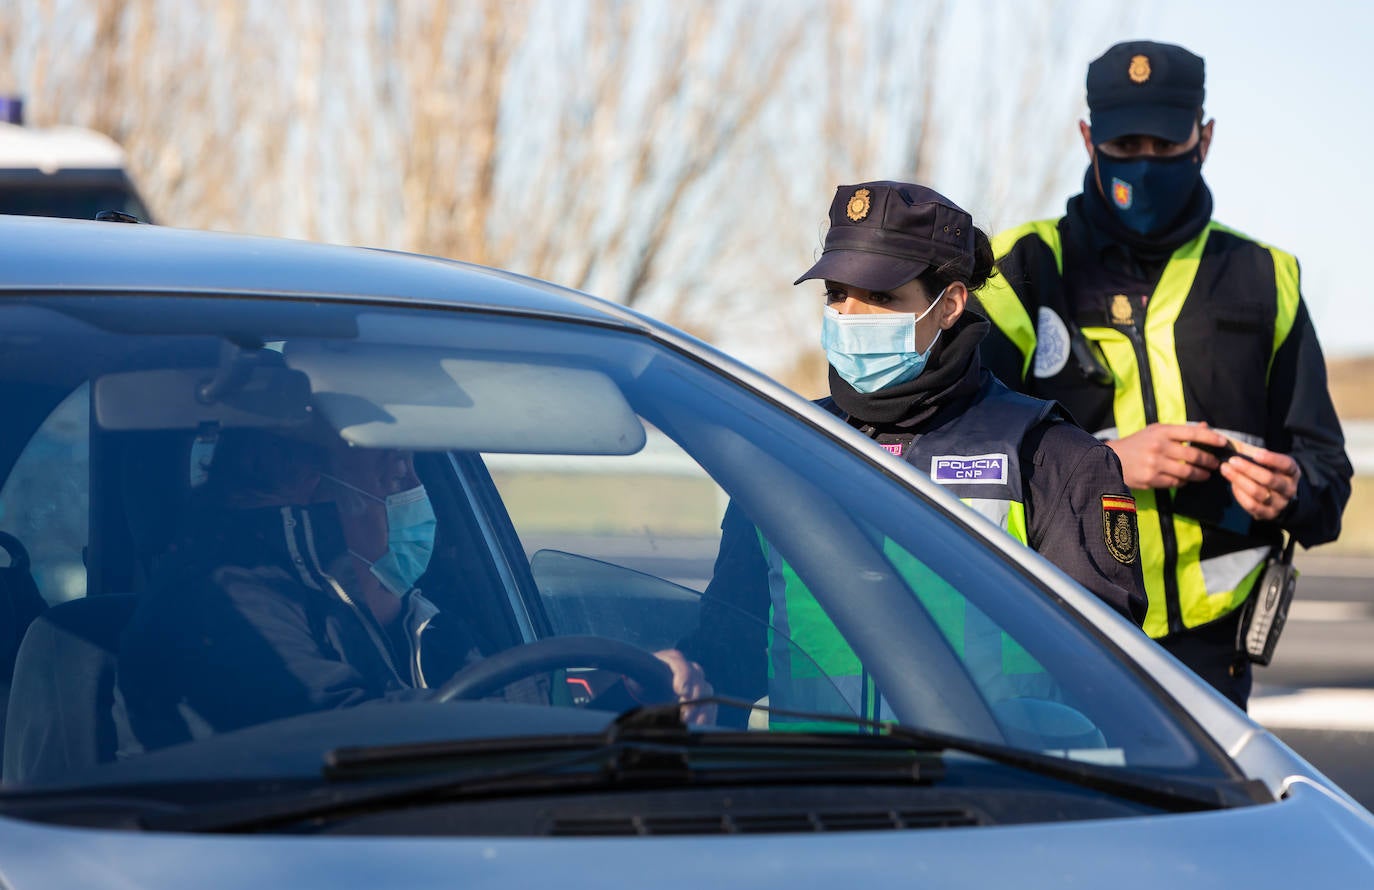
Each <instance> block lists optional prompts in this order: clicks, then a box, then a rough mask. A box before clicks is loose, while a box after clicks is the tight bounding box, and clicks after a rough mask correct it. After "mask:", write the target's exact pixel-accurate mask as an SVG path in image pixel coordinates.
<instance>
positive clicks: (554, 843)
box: [0, 780, 1374, 890]
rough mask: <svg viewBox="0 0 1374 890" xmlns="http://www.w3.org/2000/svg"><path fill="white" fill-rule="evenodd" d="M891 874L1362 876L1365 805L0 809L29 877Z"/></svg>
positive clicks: (1326, 801)
mask: <svg viewBox="0 0 1374 890" xmlns="http://www.w3.org/2000/svg"><path fill="white" fill-rule="evenodd" d="M896 875H900V876H901V881H902V883H903V885H905V886H914V887H938V888H940V890H951V888H958V887H989V886H998V885H1001V884H1004V883H1006V882H1007V881H1014V882H1015V885H1016V886H1017V887H1018V890H1031V888H1041V887H1043V888H1054V890H1069V888H1094V890H1100V888H1102V887H1104V886H1110V887H1111V888H1112V890H1129V888H1136V887H1139V888H1149V890H1158V888H1160V887H1174V888H1185V887H1207V888H1211V887H1219V886H1240V887H1281V886H1303V885H1306V884H1311V883H1312V882H1313V881H1314V880H1316V882H1317V883H1320V884H1321V885H1323V886H1368V885H1369V884H1370V879H1371V877H1372V876H1374V818H1371V817H1370V815H1369V813H1367V812H1365V811H1362V810H1360V809H1359V808H1357V807H1352V806H1350V805H1349V804H1348V803H1346V802H1345V801H1343V800H1342V799H1341V798H1340V797H1338V796H1334V795H1331V794H1329V793H1328V792H1327V791H1326V789H1324V788H1322V787H1320V786H1318V785H1314V784H1311V783H1309V782H1307V781H1305V780H1297V782H1296V784H1295V785H1294V786H1293V787H1292V788H1290V793H1289V795H1288V797H1287V798H1286V799H1285V800H1282V801H1280V802H1277V803H1274V804H1266V805H1261V806H1254V807H1246V808H1242V809H1235V810H1226V811H1217V812H1209V813H1196V814H1186V815H1169V816H1153V817H1146V818H1132V819H1114V820H1106V821H1096V822H1074V823H1066V824H1058V825H1053V824H1049V825H1033V826H1016V827H1006V828H958V829H931V830H925V831H902V832H897V831H894V832H862V833H859V832H856V833H834V834H829V835H826V836H824V837H819V836H814V835H755V836H749V837H739V836H735V837H675V838H645V839H638V838H629V839H622V838H604V839H600V838H579V839H524V838H515V839H511V838H457V839H452V840H433V839H423V840H421V839H414V840H411V839H401V840H398V839H391V838H358V837H335V838H324V837H288V836H281V835H277V836H257V837H229V836H192V835H173V834H158V835H154V834H143V835H140V834H130V833H128V832H111V831H93V830H82V829H70V828H51V827H45V826H38V825H33V824H29V823H23V822H16V821H12V820H0V877H3V880H4V884H5V886H6V887H7V888H9V890H30V888H50V887H76V886H81V887H87V888H102V887H110V888H130V887H140V888H164V887H165V888H168V890H172V888H175V890H184V888H186V887H199V888H219V887H224V888H231V887H232V888H235V890H238V888H240V887H244V886H291V887H296V888H301V890H309V888H320V890H341V888H350V887H359V888H363V887H367V888H371V887H378V886H383V887H386V886H395V887H411V888H426V887H434V888H440V887H443V888H450V887H453V886H455V883H456V882H461V885H462V886H464V887H467V888H481V887H494V888H495V887H499V888H508V887H523V886H540V885H554V886H557V887H559V888H560V890H572V888H579V887H596V888H604V887H608V886H611V887H613V886H633V887H641V886H644V884H645V883H646V879H647V882H648V883H652V885H653V886H655V887H661V888H677V887H681V888H684V890H686V888H691V890H700V888H701V887H703V886H715V887H751V888H758V887H763V886H769V887H786V888H788V890H800V888H808V887H817V888H826V890H833V888H834V887H836V886H843V885H844V884H845V883H846V882H852V881H854V880H856V879H859V880H862V879H864V878H866V877H872V878H874V879H887V878H891V877H892V876H896Z"/></svg>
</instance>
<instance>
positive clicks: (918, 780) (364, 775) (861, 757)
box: [142, 697, 1273, 832]
mask: <svg viewBox="0 0 1374 890" xmlns="http://www.w3.org/2000/svg"><path fill="white" fill-rule="evenodd" d="M706 704H716V705H723V706H726V707H734V708H746V709H759V710H766V711H768V713H769V714H770V716H773V715H776V716H782V717H794V718H799V719H802V720H808V721H812V722H817V723H833V724H840V725H849V726H854V727H856V728H858V729H861V730H867V732H862V733H837V732H806V731H802V732H741V731H716V730H704V731H703V730H693V729H691V728H690V727H688V726H687V724H686V723H684V722H683V720H682V718H681V716H680V714H681V708H682V706H683V705H706ZM950 751H957V752H960V753H965V754H971V755H974V756H976V757H980V758H983V759H985V760H989V761H992V762H995V763H1000V764H1004V765H1007V766H1011V767H1014V768H1017V769H1020V770H1024V771H1026V772H1029V773H1032V774H1035V775H1039V776H1044V777H1047V778H1051V779H1057V780H1061V781H1064V782H1067V783H1070V784H1074V785H1078V786H1080V787H1086V788H1090V789H1093V790H1098V791H1102V792H1104V793H1107V794H1110V795H1113V796H1115V797H1118V798H1121V799H1125V800H1131V801H1135V802H1137V803H1142V804H1145V805H1147V806H1152V807H1156V808H1158V809H1162V810H1166V811H1173V812H1191V811H1198V810H1213V809H1224V808H1228V807H1233V806H1247V805H1251V804H1254V803H1261V802H1267V801H1272V799H1273V798H1272V796H1271V795H1270V794H1269V792H1268V790H1267V789H1266V788H1265V787H1264V786H1263V784H1262V783H1259V782H1254V781H1249V782H1224V783H1213V784H1209V783H1202V782H1197V781H1193V780H1186V779H1174V778H1161V777H1156V776H1149V775H1142V774H1140V773H1131V772H1126V771H1123V770H1120V769H1116V768H1112V767H1103V766H1098V765H1095V764H1090V763H1084V762H1081V761H1075V760H1067V759H1064V758H1061V757H1055V756H1053V755H1049V754H1040V753H1037V752H1032V751H1024V750H1020V749H1017V748H1010V747H1007V746H1004V745H998V744H995V743H991V742H983V741H979V740H976V739H968V738H963V737H960V736H951V735H945V734H943V733H938V732H932V731H930V730H924V729H917V728H914V727H909V726H903V725H901V724H896V723H885V722H878V721H873V720H866V719H864V718H860V717H852V716H845V715H837V714H823V713H813V712H809V711H793V710H784V709H781V708H769V707H766V706H762V705H756V704H755V703H754V702H747V701H742V700H738V699H731V698H723V697H711V698H703V699H698V700H695V701H691V702H683V703H675V704H664V705H649V706H645V707H641V708H636V709H634V710H631V711H627V712H625V713H624V714H621V715H620V716H618V717H617V718H616V719H615V720H613V721H612V722H611V723H610V725H609V726H608V727H607V728H606V730H605V732H603V733H599V734H586V733H584V734H563V735H552V736H521V737H515V738H484V739H467V740H455V741H441V742H427V743H420V744H407V745H380V746H370V747H361V748H338V749H335V750H332V751H329V752H327V753H326V755H325V763H324V768H323V773H324V775H325V777H326V778H328V779H330V780H332V781H333V784H330V785H326V786H323V787H321V788H319V789H316V790H314V791H312V792H310V793H308V794H304V795H291V796H289V797H285V798H281V799H275V798H272V799H267V800H261V799H254V800H246V801H240V802H234V803H230V804H225V805H221V806H215V807H212V808H206V809H199V810H194V811H190V812H183V813H178V814H176V815H171V814H167V815H161V814H159V815H150V816H147V817H145V818H144V819H143V820H142V821H143V823H144V825H145V827H147V828H150V829H162V830H176V831H209V832H247V831H259V830H263V829H267V828H272V827H275V826H279V825H288V824H292V823H297V822H300V821H301V820H304V819H314V818H339V817H346V816H350V815H357V814H362V813H365V812H369V811H374V810H377V809H379V808H386V807H393V806H411V805H424V804H428V803H431V802H435V801H450V800H461V799H470V798H474V797H480V796H483V795H500V796H503V797H508V796H512V795H516V794H529V793H548V792H551V791H560V792H566V791H572V790H594V789H606V788H618V789H628V788H646V787H653V788H662V787H680V786H683V785H720V784H751V785H757V784H772V783H778V784H790V785H796V784H799V783H803V782H807V781H814V782H826V783H831V784H834V783H843V782H868V783H873V782H885V783H887V782H891V783H895V782H903V783H909V784H932V783H935V782H938V781H939V780H941V779H942V778H943V777H944V772H945V771H944V765H943V760H942V759H941V757H940V755H941V754H943V753H946V752H950ZM760 757H766V758H767V759H766V761H765V763H766V766H764V767H761V766H760V765H759V764H760ZM493 759H496V760H498V761H500V762H501V763H502V764H503V766H504V768H496V769H493V767H492V765H491V761H492V760H493ZM474 760H479V761H484V763H483V764H482V765H480V766H474V765H473V761H474ZM512 762H513V763H514V765H513V766H512V765H508V764H511V763H512ZM712 767H714V768H712ZM356 782H364V783H365V784H362V785H358V784H354V783H356Z"/></svg>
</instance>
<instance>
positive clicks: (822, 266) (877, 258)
mask: <svg viewBox="0 0 1374 890" xmlns="http://www.w3.org/2000/svg"><path fill="white" fill-rule="evenodd" d="M928 268H930V264H929V263H927V262H925V261H924V260H902V259H898V258H897V257H894V256H887V255H886V254H881V253H869V252H867V251H863V250H831V251H828V252H826V253H825V254H823V255H822V256H821V259H820V262H818V263H816V265H814V266H812V267H811V268H810V269H807V270H806V274H804V275H802V277H800V278H798V279H797V280H796V281H794V282H792V283H793V284H801V283H802V282H803V281H810V280H812V279H816V278H822V279H825V280H827V281H838V282H839V283H840V284H848V285H851V286H853V287H861V288H863V289H864V290H874V291H886V290H892V289H893V288H894V287H901V286H902V285H903V284H906V283H907V282H908V281H911V280H912V279H913V278H915V277H916V276H918V275H920V274H921V273H922V272H924V271H925V270H926V269H928Z"/></svg>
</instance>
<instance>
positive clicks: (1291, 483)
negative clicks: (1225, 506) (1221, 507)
mask: <svg viewBox="0 0 1374 890" xmlns="http://www.w3.org/2000/svg"><path fill="white" fill-rule="evenodd" d="M1236 450H1237V451H1239V452H1240V456H1238V457H1233V458H1231V459H1230V460H1228V461H1226V463H1224V464H1222V465H1221V475H1222V477H1223V478H1225V479H1226V481H1227V482H1230V483H1231V493H1232V494H1234V495H1235V497H1236V502H1237V503H1238V504H1240V505H1241V507H1242V508H1244V510H1245V512H1246V513H1249V514H1250V515H1251V516H1253V517H1255V518H1256V519H1259V520H1263V521H1268V520H1271V519H1274V518H1276V517H1277V516H1278V515H1279V514H1280V513H1282V512H1283V509H1284V508H1285V507H1287V506H1288V502H1289V501H1291V500H1293V498H1295V497H1297V496H1298V479H1300V478H1301V477H1302V470H1301V469H1300V468H1299V467H1298V462H1297V461H1295V460H1294V459H1293V458H1291V457H1289V456H1288V455H1286V454H1279V453H1278V452H1277V451H1269V450H1268V449H1266V448H1260V447H1258V446H1256V445H1247V444H1245V443H1244V442H1237V443H1236ZM1247 458H1248V460H1247Z"/></svg>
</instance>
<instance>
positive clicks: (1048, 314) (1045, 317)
mask: <svg viewBox="0 0 1374 890" xmlns="http://www.w3.org/2000/svg"><path fill="white" fill-rule="evenodd" d="M1068 362H1069V327H1068V325H1066V324H1064V319H1062V318H1060V317H1059V316H1058V314H1056V313H1055V311H1054V310H1053V309H1051V308H1050V307H1048V306H1041V307H1040V311H1039V312H1037V313H1036V320H1035V355H1034V357H1033V358H1032V359H1031V373H1032V374H1034V375H1035V376H1036V377H1039V378H1042V379H1043V378H1045V377H1053V376H1054V375H1056V374H1058V373H1059V372H1060V371H1062V370H1064V366H1065V365H1066V364H1068Z"/></svg>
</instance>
